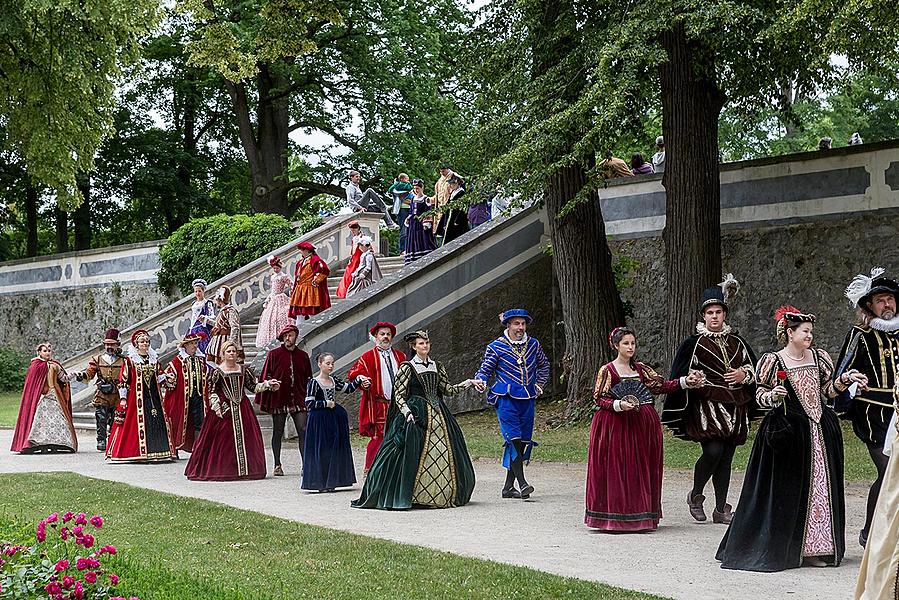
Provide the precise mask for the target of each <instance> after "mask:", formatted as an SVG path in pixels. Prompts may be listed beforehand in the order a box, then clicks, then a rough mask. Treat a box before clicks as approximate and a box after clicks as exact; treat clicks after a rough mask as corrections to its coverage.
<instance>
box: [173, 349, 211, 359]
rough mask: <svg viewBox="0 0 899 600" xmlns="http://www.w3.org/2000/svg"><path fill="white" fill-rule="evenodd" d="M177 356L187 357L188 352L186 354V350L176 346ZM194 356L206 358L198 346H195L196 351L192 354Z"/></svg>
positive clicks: (188, 355)
mask: <svg viewBox="0 0 899 600" xmlns="http://www.w3.org/2000/svg"><path fill="white" fill-rule="evenodd" d="M178 356H180V357H181V358H189V357H190V354H188V353H187V351H186V350H184V348H178ZM194 356H195V357H197V358H199V359H200V360H204V361H205V359H206V354H205V353H203V351H201V350H200V349H199V348H197V353H196V354H194Z"/></svg>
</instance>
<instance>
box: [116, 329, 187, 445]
mask: <svg viewBox="0 0 899 600" xmlns="http://www.w3.org/2000/svg"><path fill="white" fill-rule="evenodd" d="M163 382H165V375H164V374H163V371H162V367H161V366H160V365H159V356H158V355H157V354H156V351H155V350H154V349H153V348H151V347H150V334H149V333H148V332H147V331H145V330H143V329H138V330H137V331H135V332H134V333H133V334H132V335H131V346H130V347H129V348H128V355H127V356H126V357H125V366H123V367H122V374H121V376H120V378H119V397H120V398H121V400H120V401H119V406H118V408H116V413H115V421H114V422H113V424H112V431H110V433H109V440H110V442H109V445H108V447H107V449H106V460H108V461H110V462H166V461H170V460H172V459H173V458H178V451H177V450H175V446H174V444H172V432H171V426H170V424H169V419H168V417H167V416H166V414H165V408H164V407H163V405H162V387H161V385H160V384H161V383H163Z"/></svg>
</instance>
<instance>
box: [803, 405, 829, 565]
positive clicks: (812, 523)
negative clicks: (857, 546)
mask: <svg viewBox="0 0 899 600" xmlns="http://www.w3.org/2000/svg"><path fill="white" fill-rule="evenodd" d="M819 404H820V403H819ZM819 420H820V413H819ZM811 431H812V481H811V488H810V496H811V497H810V498H809V503H808V520H807V521H806V524H805V544H804V547H803V551H802V555H803V556H830V555H833V553H834V544H833V531H832V525H833V522H832V520H831V517H830V485H829V483H828V481H827V464H826V463H825V459H824V443H823V442H822V441H821V426H820V425H819V424H818V422H817V421H815V423H814V424H813V425H812V428H811Z"/></svg>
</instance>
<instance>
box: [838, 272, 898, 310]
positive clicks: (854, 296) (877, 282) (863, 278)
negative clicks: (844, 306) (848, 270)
mask: <svg viewBox="0 0 899 600" xmlns="http://www.w3.org/2000/svg"><path fill="white" fill-rule="evenodd" d="M885 272H886V270H885V269H883V268H882V267H874V268H873V269H871V275H870V276H868V275H856V276H855V278H854V279H853V280H852V281H851V282H850V283H849V285H848V286H847V287H846V297H847V298H849V302H850V303H852V306H853V308H861V309H864V310H868V302H870V301H871V298H873V297H874V296H876V295H877V294H892V295H893V297H895V298H896V300H897V301H899V283H896V280H895V279H890V278H889V277H884V276H883V274H884V273H885Z"/></svg>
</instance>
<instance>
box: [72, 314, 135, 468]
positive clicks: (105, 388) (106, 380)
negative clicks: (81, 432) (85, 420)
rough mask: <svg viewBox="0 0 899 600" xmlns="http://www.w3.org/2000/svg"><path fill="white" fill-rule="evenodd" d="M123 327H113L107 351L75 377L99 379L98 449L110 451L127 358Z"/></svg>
mask: <svg viewBox="0 0 899 600" xmlns="http://www.w3.org/2000/svg"><path fill="white" fill-rule="evenodd" d="M121 348H122V345H121V343H120V342H119V330H118V329H109V330H108V331H107V332H106V335H105V336H104V339H103V352H102V353H100V354H95V355H94V356H91V358H90V360H89V361H88V363H87V369H85V370H84V371H81V372H78V373H73V374H72V375H71V376H70V379H71V378H75V379H78V381H80V382H82V383H85V382H88V381H90V380H91V379H93V378H94V377H96V378H97V384H96V385H97V391H96V392H94V402H93V404H94V418H95V419H96V421H97V450H99V451H100V452H105V451H106V440H107V438H108V436H109V429H110V428H111V427H112V416H113V412H114V411H115V407H116V406H118V404H119V377H121V375H122V367H123V366H125V359H124V358H123V357H122V351H121Z"/></svg>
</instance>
